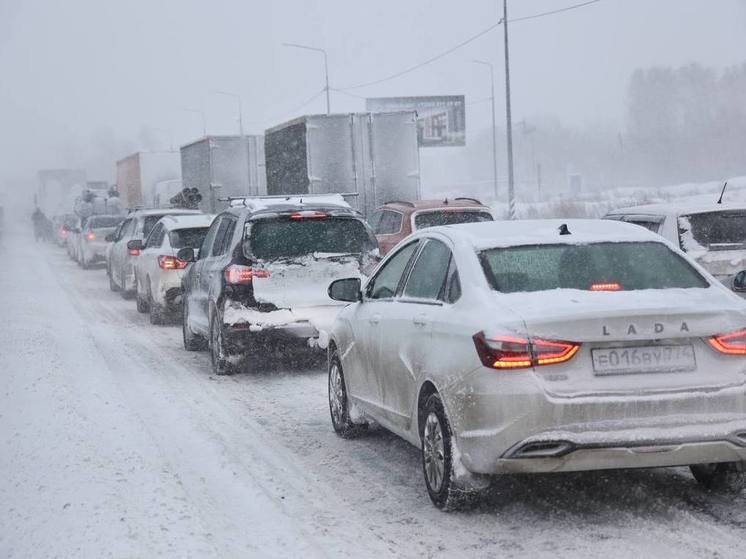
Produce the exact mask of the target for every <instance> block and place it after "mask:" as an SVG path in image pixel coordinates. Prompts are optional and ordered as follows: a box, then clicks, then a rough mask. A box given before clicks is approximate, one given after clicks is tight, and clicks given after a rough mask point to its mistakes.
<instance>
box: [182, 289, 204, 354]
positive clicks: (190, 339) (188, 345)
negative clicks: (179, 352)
mask: <svg viewBox="0 0 746 559" xmlns="http://www.w3.org/2000/svg"><path fill="white" fill-rule="evenodd" d="M181 335H182V338H183V339H184V349H185V350H187V351H202V350H203V349H207V341H206V340H205V339H204V338H203V337H202V336H199V335H197V334H195V333H194V332H192V329H191V328H190V327H189V305H187V301H186V296H184V307H183V309H182V313H181Z"/></svg>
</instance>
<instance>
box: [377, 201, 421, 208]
mask: <svg viewBox="0 0 746 559" xmlns="http://www.w3.org/2000/svg"><path fill="white" fill-rule="evenodd" d="M384 204H401V205H402V206H409V207H410V208H414V202H408V201H406V200H389V201H388V202H384Z"/></svg>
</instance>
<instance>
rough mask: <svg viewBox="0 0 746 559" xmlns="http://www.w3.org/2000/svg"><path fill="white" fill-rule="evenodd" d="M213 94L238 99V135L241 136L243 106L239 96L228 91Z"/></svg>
mask: <svg viewBox="0 0 746 559" xmlns="http://www.w3.org/2000/svg"><path fill="white" fill-rule="evenodd" d="M213 93H215V94H217V95H225V96H226V97H233V98H234V99H238V133H239V135H241V136H243V106H242V103H241V96H240V95H238V94H237V93H231V92H230V91H213Z"/></svg>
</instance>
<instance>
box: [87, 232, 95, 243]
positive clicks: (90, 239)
mask: <svg viewBox="0 0 746 559" xmlns="http://www.w3.org/2000/svg"><path fill="white" fill-rule="evenodd" d="M85 238H86V240H88V241H95V240H96V234H95V233H87V234H86V236H85Z"/></svg>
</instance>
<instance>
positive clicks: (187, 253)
mask: <svg viewBox="0 0 746 559" xmlns="http://www.w3.org/2000/svg"><path fill="white" fill-rule="evenodd" d="M176 258H178V259H179V260H181V261H182V262H194V261H195V260H196V258H195V254H194V249H193V248H190V247H186V248H182V249H179V252H177V253H176Z"/></svg>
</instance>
